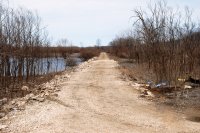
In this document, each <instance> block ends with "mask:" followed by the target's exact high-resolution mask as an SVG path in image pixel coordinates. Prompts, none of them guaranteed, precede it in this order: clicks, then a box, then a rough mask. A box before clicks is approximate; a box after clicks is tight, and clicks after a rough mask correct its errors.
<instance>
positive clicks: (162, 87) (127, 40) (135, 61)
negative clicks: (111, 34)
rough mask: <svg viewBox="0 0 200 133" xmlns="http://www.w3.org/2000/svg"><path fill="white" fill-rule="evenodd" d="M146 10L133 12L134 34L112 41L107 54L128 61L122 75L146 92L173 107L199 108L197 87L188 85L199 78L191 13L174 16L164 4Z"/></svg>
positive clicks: (196, 38)
mask: <svg viewBox="0 0 200 133" xmlns="http://www.w3.org/2000/svg"><path fill="white" fill-rule="evenodd" d="M148 7H149V8H148V9H149V10H148V11H145V10H142V9H135V10H134V15H133V19H135V21H134V25H133V26H134V30H133V31H131V32H129V33H127V35H124V36H121V37H118V38H116V39H115V40H113V41H112V42H111V43H110V45H111V46H112V50H111V53H112V54H114V55H116V56H118V57H121V58H126V59H129V61H130V62H129V63H128V64H125V66H123V65H122V67H121V70H122V72H123V73H125V74H126V75H128V76H129V77H130V78H131V79H132V80H135V81H136V80H137V81H138V82H142V83H143V84H146V85H147V86H148V87H147V88H146V89H148V90H151V92H159V93H160V94H162V96H164V97H166V98H169V99H170V100H169V99H167V100H169V101H170V102H172V101H173V102H172V103H176V104H177V105H194V107H195V106H199V105H200V104H199V102H198V101H199V98H200V96H199V94H200V92H199V90H200V89H199V84H198V83H193V85H192V84H191V83H192V82H191V80H190V81H188V79H189V77H192V78H193V79H194V81H198V80H197V79H199V78H200V71H199V68H200V63H199V62H200V60H199V59H200V58H199V57H200V55H199V51H200V47H199V46H200V43H199V37H200V31H199V27H198V25H197V24H196V23H195V22H194V21H193V18H192V12H191V11H190V10H189V9H188V8H185V13H183V12H181V11H176V12H175V11H174V10H173V9H172V8H171V7H169V6H168V5H167V3H166V2H165V1H159V2H157V3H155V4H149V6H148ZM131 62H132V63H131ZM123 64H124V63H123ZM145 75H146V76H145ZM186 81H187V82H186ZM194 84H195V85H194ZM157 96H158V97H159V96H160V95H158V94H157ZM172 99H173V100H172Z"/></svg>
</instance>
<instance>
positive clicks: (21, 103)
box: [16, 101, 26, 107]
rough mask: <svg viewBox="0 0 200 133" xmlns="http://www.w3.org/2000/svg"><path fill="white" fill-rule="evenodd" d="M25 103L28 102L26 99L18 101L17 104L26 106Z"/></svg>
mask: <svg viewBox="0 0 200 133" xmlns="http://www.w3.org/2000/svg"><path fill="white" fill-rule="evenodd" d="M25 104H26V102H25V101H18V102H17V104H16V105H17V106H18V107H24V106H25Z"/></svg>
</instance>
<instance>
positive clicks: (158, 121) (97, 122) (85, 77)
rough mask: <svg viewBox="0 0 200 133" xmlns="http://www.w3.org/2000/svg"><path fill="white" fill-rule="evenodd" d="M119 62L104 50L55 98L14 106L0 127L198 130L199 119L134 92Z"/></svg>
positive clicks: (62, 131)
mask: <svg viewBox="0 0 200 133" xmlns="http://www.w3.org/2000/svg"><path fill="white" fill-rule="evenodd" d="M117 67H118V63H117V62H116V61H114V60H111V59H109V58H108V56H107V54H106V53H101V55H100V57H99V58H97V59H95V60H94V59H93V60H90V61H88V62H85V63H83V64H81V65H80V66H79V67H78V68H77V69H76V71H75V72H74V73H72V74H71V75H70V78H69V79H67V80H65V79H62V80H61V81H60V82H59V86H60V87H61V88H60V89H61V91H60V92H58V97H54V98H49V99H47V100H46V101H44V102H40V103H38V102H34V103H32V104H29V105H27V106H26V109H25V110H23V111H13V112H12V113H10V114H9V115H8V117H9V118H8V119H7V120H6V121H4V123H3V124H4V125H6V127H5V126H4V129H3V130H2V132H6V133H7V132H10V133H80V132H81V133H95V132H98V133H133V132H134V133H137V132H138V133H141V132H143V133H151V132H152V133H154V132H158V133H160V132H162V133H163V132H164V133H165V132H166V133H169V132H173V133H175V132H191V133H192V132H193V133H194V132H196V133H197V132H200V126H199V123H196V122H193V121H190V120H187V119H186V118H185V116H184V115H183V114H178V113H176V112H174V111H173V110H171V109H169V108H167V107H165V106H156V105H155V104H154V103H153V102H150V101H147V100H144V99H142V98H140V97H138V96H139V93H138V91H137V90H136V87H135V86H134V87H133V86H131V85H130V81H126V80H123V79H122V75H121V73H120V71H119V70H118V69H117ZM57 78H58V80H59V77H57Z"/></svg>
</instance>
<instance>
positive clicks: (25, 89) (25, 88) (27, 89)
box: [21, 86, 29, 91]
mask: <svg viewBox="0 0 200 133" xmlns="http://www.w3.org/2000/svg"><path fill="white" fill-rule="evenodd" d="M21 90H23V91H29V87H28V86H23V87H22V88H21Z"/></svg>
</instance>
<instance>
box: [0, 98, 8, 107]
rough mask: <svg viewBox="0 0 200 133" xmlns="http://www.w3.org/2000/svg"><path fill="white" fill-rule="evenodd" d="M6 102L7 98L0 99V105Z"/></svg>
mask: <svg viewBox="0 0 200 133" xmlns="http://www.w3.org/2000/svg"><path fill="white" fill-rule="evenodd" d="M7 102H8V99H7V98H3V99H1V100H0V106H2V105H4V104H6V103H7Z"/></svg>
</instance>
